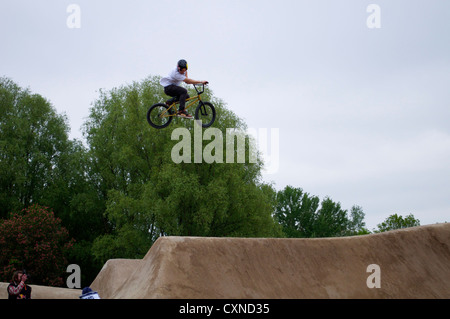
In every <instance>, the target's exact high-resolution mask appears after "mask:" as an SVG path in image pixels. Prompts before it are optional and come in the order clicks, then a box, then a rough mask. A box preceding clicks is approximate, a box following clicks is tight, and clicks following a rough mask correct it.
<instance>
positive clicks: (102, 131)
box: [84, 77, 281, 261]
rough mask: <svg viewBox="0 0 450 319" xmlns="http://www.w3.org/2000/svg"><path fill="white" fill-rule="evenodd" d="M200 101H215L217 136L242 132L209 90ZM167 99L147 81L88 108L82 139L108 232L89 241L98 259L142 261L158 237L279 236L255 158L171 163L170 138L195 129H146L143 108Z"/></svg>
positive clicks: (155, 81) (178, 122)
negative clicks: (177, 131)
mask: <svg viewBox="0 0 450 319" xmlns="http://www.w3.org/2000/svg"><path fill="white" fill-rule="evenodd" d="M190 94H191V96H193V95H194V92H193V91H190ZM202 97H203V99H204V100H205V101H212V103H214V105H215V107H216V111H217V119H216V122H215V123H214V127H215V128H218V129H219V130H220V131H221V132H222V133H223V136H226V129H227V128H236V129H240V130H245V125H244V124H243V122H242V121H241V120H239V119H238V118H237V117H236V116H235V115H234V114H233V113H232V112H231V111H229V110H228V109H227V108H226V106H225V105H224V103H223V102H222V101H221V100H219V99H217V98H214V97H213V96H212V93H211V92H210V91H208V90H207V91H206V92H205V93H204V94H203V95H202ZM165 99H167V96H165V95H164V93H163V90H162V87H161V86H160V85H159V78H158V77H150V78H148V79H145V80H144V81H142V82H140V83H137V82H135V83H133V84H131V85H128V86H123V87H120V88H115V89H113V90H110V91H108V92H104V91H102V92H101V94H100V98H99V99H98V100H97V101H96V102H95V103H94V105H93V107H92V109H91V114H90V116H89V119H88V121H87V122H86V124H85V127H84V134H85V136H86V139H87V141H88V144H89V147H90V151H91V158H93V159H94V163H93V164H94V166H93V170H94V174H95V175H96V176H98V178H99V185H100V191H101V192H102V193H104V194H105V196H106V198H107V202H106V211H105V216H106V217H107V219H108V221H109V223H110V225H111V227H112V232H111V233H108V234H105V235H103V236H100V237H98V238H97V239H96V240H95V242H94V246H93V253H94V255H95V256H96V257H97V259H98V260H102V261H105V260H106V259H107V258H112V257H115V258H117V257H124V256H143V255H144V254H145V252H147V250H148V248H149V247H150V246H151V244H152V243H153V242H154V241H155V240H156V239H157V238H158V237H159V236H161V235H177V236H278V235H281V232H280V229H279V227H278V225H277V224H276V222H275V221H274V219H273V217H272V212H273V201H271V200H270V199H269V198H268V197H267V193H268V190H267V187H266V186H265V185H264V184H263V183H261V182H260V177H261V168H262V162H261V160H259V159H258V161H257V162H256V163H249V161H246V162H245V163H227V164H224V163H222V164H220V163H211V164H208V163H205V162H202V163H194V159H193V158H194V157H193V156H194V152H191V154H192V161H191V163H180V164H175V163H174V162H173V160H172V158H171V151H172V148H173V147H174V145H175V144H176V143H178V141H177V140H172V139H171V135H172V132H173V130H174V129H176V128H180V127H183V128H186V129H187V130H188V131H189V132H190V133H191V136H193V135H194V126H193V125H194V123H193V121H186V120H182V119H177V118H175V119H174V121H173V122H172V123H171V125H170V126H169V127H167V128H165V129H163V130H157V129H154V128H152V127H150V126H149V125H148V123H147V121H146V112H147V110H148V108H149V107H150V106H151V105H152V104H154V103H157V102H162V101H164V100H165ZM190 111H191V112H192V109H190ZM193 144H194V143H193V142H192V147H194V145H193ZM204 146H205V144H204V145H203V147H204ZM235 147H237V146H235ZM246 147H247V150H248V147H249V146H248V144H247V146H246ZM126 238H135V240H126Z"/></svg>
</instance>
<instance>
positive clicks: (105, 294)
mask: <svg viewBox="0 0 450 319" xmlns="http://www.w3.org/2000/svg"><path fill="white" fill-rule="evenodd" d="M140 263H141V260H140V259H110V260H108V261H107V262H106V263H105V264H104V265H103V268H102V269H101V270H100V272H99V274H98V275H97V277H96V278H95V280H94V281H93V282H92V284H91V286H90V287H91V289H92V290H94V291H97V292H98V293H99V295H100V297H101V298H105V299H108V298H112V297H113V295H114V293H115V292H116V290H117V288H119V287H121V286H122V284H123V283H124V282H125V281H126V280H128V277H129V276H130V274H131V273H132V272H133V271H135V270H136V268H137V267H138V266H139V264H140Z"/></svg>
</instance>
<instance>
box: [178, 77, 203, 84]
mask: <svg viewBox="0 0 450 319" xmlns="http://www.w3.org/2000/svg"><path fill="white" fill-rule="evenodd" d="M184 82H185V83H187V84H206V83H208V81H196V80H193V79H190V78H185V79H184Z"/></svg>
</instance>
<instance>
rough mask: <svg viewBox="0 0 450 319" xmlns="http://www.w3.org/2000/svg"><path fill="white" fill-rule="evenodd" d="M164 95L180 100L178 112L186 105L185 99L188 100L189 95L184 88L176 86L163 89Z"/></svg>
mask: <svg viewBox="0 0 450 319" xmlns="http://www.w3.org/2000/svg"><path fill="white" fill-rule="evenodd" d="M164 93H166V94H167V95H169V96H173V97H175V96H176V97H179V99H180V109H179V110H180V111H183V110H184V108H185V104H186V99H187V98H189V94H188V93H187V90H186V89H185V88H182V87H181V86H178V85H169V86H166V87H165V88H164Z"/></svg>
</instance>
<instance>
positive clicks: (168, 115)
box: [147, 103, 173, 128]
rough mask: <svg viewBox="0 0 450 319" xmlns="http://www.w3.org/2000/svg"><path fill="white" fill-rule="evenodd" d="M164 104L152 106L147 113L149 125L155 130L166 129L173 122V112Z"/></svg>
mask: <svg viewBox="0 0 450 319" xmlns="http://www.w3.org/2000/svg"><path fill="white" fill-rule="evenodd" d="M168 108H169V107H168V106H167V105H166V104H164V103H158V104H155V105H152V106H151V107H150V108H149V109H148V112H147V121H148V124H150V125H151V126H153V127H154V128H164V127H166V126H167V125H169V124H170V122H172V118H173V116H172V114H173V112H172V110H169V109H168Z"/></svg>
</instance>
